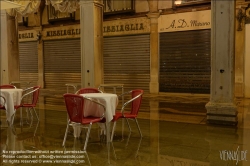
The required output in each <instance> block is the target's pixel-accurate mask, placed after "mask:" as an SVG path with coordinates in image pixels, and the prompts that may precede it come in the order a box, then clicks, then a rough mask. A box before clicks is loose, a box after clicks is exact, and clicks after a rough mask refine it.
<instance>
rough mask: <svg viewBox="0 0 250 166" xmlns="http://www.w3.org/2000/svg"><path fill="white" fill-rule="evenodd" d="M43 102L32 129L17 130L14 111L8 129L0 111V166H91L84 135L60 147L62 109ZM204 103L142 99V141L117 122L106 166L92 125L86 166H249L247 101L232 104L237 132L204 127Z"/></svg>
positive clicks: (199, 98) (176, 97)
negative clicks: (236, 110)
mask: <svg viewBox="0 0 250 166" xmlns="http://www.w3.org/2000/svg"><path fill="white" fill-rule="evenodd" d="M43 100H44V99H43V98H41V99H40V103H39V105H38V106H37V108H36V109H37V111H38V112H39V116H40V122H39V123H38V121H36V120H35V118H34V121H33V122H32V123H31V121H27V120H26V119H25V118H23V125H20V118H19V112H20V111H19V112H18V113H17V115H16V118H15V122H14V127H13V128H10V127H8V125H7V124H6V116H5V112H4V111H2V110H1V165H20V166H23V165H47V166H51V165H62V166H63V165H90V164H89V163H88V160H87V159H86V154H84V153H83V151H82V150H83V147H84V138H85V131H86V130H85V129H83V131H82V133H81V136H80V137H79V138H74V136H73V130H72V127H70V131H69V133H68V137H67V141H66V144H65V147H62V142H63V138H64V134H65V129H66V121H67V115H66V111H65V106H64V105H51V104H43ZM208 101H209V95H194V94H190V95H187V94H160V95H157V96H153V95H147V94H146V95H145V96H144V98H143V103H142V108H141V110H140V113H139V117H138V122H139V125H140V128H141V131H142V134H143V137H142V139H141V138H140V135H139V133H138V130H137V128H136V125H135V123H134V121H130V124H131V127H132V133H131V135H130V137H128V136H129V132H128V128H127V126H126V124H125V125H124V130H122V120H120V121H118V123H117V128H116V131H115V136H114V140H113V147H114V150H115V153H116V157H117V158H116V159H115V157H114V155H113V148H112V146H111V148H110V164H109V163H108V160H107V144H106V143H105V141H101V139H100V138H102V137H101V136H100V128H99V127H98V125H97V124H94V125H93V126H92V129H91V134H90V139H89V142H88V147H87V154H88V156H89V160H90V163H91V165H93V166H101V165H103V166H104V165H117V166H139V165H140V166H234V165H240V166H249V165H250V152H249V150H250V142H249V140H250V99H237V101H236V104H237V106H238V125H237V126H222V125H211V124H207V122H206V109H205V104H206V103H207V102H208ZM23 115H25V111H23ZM26 121H27V122H26ZM14 153H16V154H14ZM231 154H232V156H230V155H231ZM83 162H85V163H83Z"/></svg>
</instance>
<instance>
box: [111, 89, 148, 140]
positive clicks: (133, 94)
mask: <svg viewBox="0 0 250 166" xmlns="http://www.w3.org/2000/svg"><path fill="white" fill-rule="evenodd" d="M126 95H130V98H129V100H128V101H127V102H125V103H124V104H123V105H122V108H121V111H120V112H118V111H117V112H116V113H115V115H114V117H113V120H112V121H113V122H114V125H113V129H112V134H111V141H113V137H114V131H115V127H116V122H117V121H118V120H119V119H121V118H125V119H126V122H127V125H128V128H129V131H130V133H129V137H130V134H131V131H132V130H131V127H130V125H129V122H128V119H132V120H135V122H136V125H137V128H138V131H139V133H140V136H141V137H142V133H141V129H140V127H139V124H138V121H137V119H136V118H137V115H138V112H139V109H140V106H141V101H142V95H143V90H141V89H135V90H131V91H129V92H125V93H123V94H121V95H120V96H119V97H121V96H126ZM129 105H130V109H128V110H127V106H129ZM127 143H128V141H127Z"/></svg>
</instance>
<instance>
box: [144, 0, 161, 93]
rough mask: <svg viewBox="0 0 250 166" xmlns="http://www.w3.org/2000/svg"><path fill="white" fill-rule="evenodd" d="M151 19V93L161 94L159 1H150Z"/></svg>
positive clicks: (149, 16) (149, 14) (149, 15)
mask: <svg viewBox="0 0 250 166" xmlns="http://www.w3.org/2000/svg"><path fill="white" fill-rule="evenodd" d="M148 4H149V13H148V14H147V16H148V18H149V19H150V83H149V91H150V93H159V53H158V49H159V40H158V17H159V16H160V13H159V12H158V1H156V0H148Z"/></svg>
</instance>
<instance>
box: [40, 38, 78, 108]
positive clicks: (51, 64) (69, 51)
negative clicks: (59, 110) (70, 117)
mask: <svg viewBox="0 0 250 166" xmlns="http://www.w3.org/2000/svg"><path fill="white" fill-rule="evenodd" d="M44 74H45V78H44V81H45V84H44V85H45V88H46V89H47V90H50V91H51V92H54V94H55V95H61V96H62V95H63V94H64V93H66V86H65V84H66V83H79V82H81V47H80V39H70V40H50V41H44ZM60 101H61V99H60ZM46 102H50V99H49V98H47V100H46ZM51 102H55V101H54V99H53V98H51ZM53 104H55V103H53Z"/></svg>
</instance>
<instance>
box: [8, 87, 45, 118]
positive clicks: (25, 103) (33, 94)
mask: <svg viewBox="0 0 250 166" xmlns="http://www.w3.org/2000/svg"><path fill="white" fill-rule="evenodd" d="M23 92H24V94H23V96H22V98H21V104H20V105H17V106H15V114H16V110H17V109H19V108H27V109H28V111H29V112H30V115H31V118H32V120H33V115H32V112H31V109H32V110H33V111H34V113H35V115H36V118H37V120H38V121H39V117H38V115H37V112H36V109H35V107H36V104H37V102H38V98H39V92H40V86H33V87H30V88H27V89H25V90H24V91H23ZM15 114H14V116H15ZM20 115H21V120H22V110H21V114H20ZM13 120H14V117H13Z"/></svg>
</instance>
